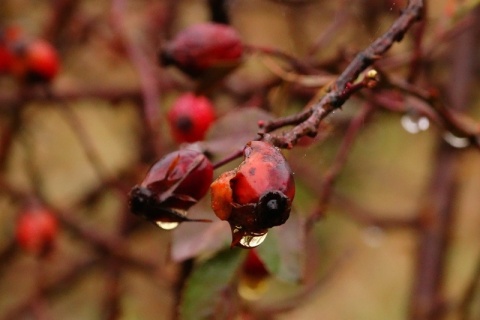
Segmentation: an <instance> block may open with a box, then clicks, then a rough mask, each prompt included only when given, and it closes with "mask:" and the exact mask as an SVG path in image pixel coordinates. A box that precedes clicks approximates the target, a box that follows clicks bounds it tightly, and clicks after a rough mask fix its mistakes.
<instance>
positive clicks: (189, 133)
mask: <svg viewBox="0 0 480 320" xmlns="http://www.w3.org/2000/svg"><path fill="white" fill-rule="evenodd" d="M167 119H168V124H169V125H170V130H171V132H172V136H173V138H174V139H175V141H176V142H178V143H182V142H195V141H200V140H203V139H204V137H205V134H206V132H207V130H208V128H210V125H211V124H212V123H213V122H214V121H215V109H214V108H213V105H212V103H211V102H210V100H209V99H208V98H207V97H204V96H198V95H195V94H193V93H185V94H183V95H182V96H180V97H179V98H178V99H177V100H176V101H175V102H174V104H173V106H172V107H171V109H170V110H169V111H168V114H167Z"/></svg>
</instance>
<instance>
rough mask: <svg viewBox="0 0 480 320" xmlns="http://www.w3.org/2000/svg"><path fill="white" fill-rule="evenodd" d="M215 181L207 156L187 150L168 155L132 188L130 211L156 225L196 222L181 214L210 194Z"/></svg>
mask: <svg viewBox="0 0 480 320" xmlns="http://www.w3.org/2000/svg"><path fill="white" fill-rule="evenodd" d="M212 179H213V166H212V164H211V162H210V161H209V160H208V159H207V158H206V157H205V155H204V154H202V153H200V152H198V151H194V150H188V149H183V150H179V151H175V152H172V153H169V154H167V155H166V156H165V157H163V158H162V159H160V160H159V161H158V162H157V163H155V164H154V165H153V166H152V167H151V168H150V170H149V171H148V173H147V175H146V177H145V179H144V180H143V181H142V183H141V184H140V185H137V186H135V187H134V188H133V189H132V191H131V192H130V210H131V211H132V212H133V213H134V214H137V215H142V216H144V217H145V218H146V219H147V220H150V221H154V222H158V221H163V222H182V221H194V220H191V219H187V218H186V217H185V216H184V215H183V214H181V213H183V212H185V211H186V210H188V209H189V208H190V207H191V206H192V205H194V204H195V203H197V201H198V200H200V199H201V198H203V197H204V196H205V195H206V194H207V192H208V189H209V185H210V183H211V181H212ZM195 221H205V220H195Z"/></svg>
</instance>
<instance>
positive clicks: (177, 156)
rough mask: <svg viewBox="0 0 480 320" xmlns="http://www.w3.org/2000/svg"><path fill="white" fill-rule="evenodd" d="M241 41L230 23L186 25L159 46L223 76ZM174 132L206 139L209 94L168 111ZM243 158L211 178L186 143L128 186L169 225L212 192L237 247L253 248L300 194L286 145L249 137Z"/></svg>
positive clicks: (238, 56)
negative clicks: (282, 149)
mask: <svg viewBox="0 0 480 320" xmlns="http://www.w3.org/2000/svg"><path fill="white" fill-rule="evenodd" d="M242 56H243V44H242V41H241V39H240V37H239V35H238V34H237V32H236V31H235V30H234V29H233V28H231V27H229V26H225V25H220V24H214V23H204V24H199V25H194V26H192V27H190V28H188V29H186V30H184V31H183V32H181V33H180V34H179V35H178V36H177V37H176V38H175V39H173V40H172V41H171V42H170V43H168V44H167V45H166V46H165V47H164V48H163V49H162V50H161V53H160V62H161V63H162V64H163V65H173V66H175V67H177V68H178V69H180V70H181V71H183V72H184V73H185V74H187V75H188V76H190V77H192V78H195V79H197V78H200V77H202V78H205V77H208V78H209V79H212V74H213V75H215V76H216V77H219V75H222V76H225V75H226V74H227V73H228V72H230V71H231V70H233V69H234V68H235V67H236V66H238V65H239V64H240V63H241V61H242ZM168 119H169V123H170V126H171V129H172V134H173V137H174V138H175V139H176V140H177V141H179V142H194V141H198V140H202V139H203V138H204V135H205V132H206V131H207V129H208V127H209V126H210V124H211V123H212V122H213V121H214V119H215V113H214V111H213V106H212V104H211V102H210V101H209V100H208V98H206V97H204V96H199V95H195V94H193V93H186V94H184V95H182V96H181V97H180V98H179V99H178V100H177V101H176V102H175V103H174V104H173V107H172V108H171V110H170V111H169V113H168ZM243 153H244V161H243V162H242V163H241V164H240V165H239V166H238V167H237V168H236V169H234V170H231V171H228V172H225V173H223V174H221V175H220V176H219V177H218V178H217V179H216V180H215V181H213V182H212V180H213V169H214V168H213V165H212V164H211V162H210V160H209V159H208V158H207V157H206V156H205V155H204V154H203V153H201V152H199V151H194V150H189V149H188V147H187V148H184V149H181V150H179V151H175V152H172V153H170V154H168V155H166V156H165V157H164V158H162V159H160V160H159V161H158V162H157V163H156V164H154V165H153V166H152V167H151V169H150V171H149V172H148V173H147V175H146V177H145V179H144V180H143V182H142V183H141V184H140V185H138V186H135V187H134V188H133V189H132V191H131V193H130V208H131V211H132V212H133V213H135V214H137V215H141V216H143V217H144V218H146V219H147V220H149V221H152V222H154V223H155V224H157V225H159V226H160V227H162V228H164V229H172V228H174V227H176V226H177V225H178V224H179V223H181V222H185V221H208V220H203V219H200V220H193V219H189V218H187V210H188V209H189V208H190V207H191V206H192V205H194V204H195V203H197V202H198V201H199V200H200V199H201V198H203V197H204V196H205V195H206V194H207V193H208V190H210V191H211V206H212V209H213V211H214V212H215V214H216V215H217V217H218V218H220V219H221V220H226V221H228V223H229V224H230V227H231V231H232V244H231V245H232V247H233V246H239V247H244V248H253V247H256V246H258V245H259V244H260V243H262V241H263V240H264V239H265V237H266V234H267V232H268V229H269V228H272V227H274V226H278V225H281V224H283V223H285V222H286V221H287V219H288V217H289V215H290V208H291V204H292V201H293V198H294V196H295V184H294V181H293V174H292V171H291V169H290V167H289V166H288V163H287V161H286V159H285V158H284V156H283V155H282V153H281V152H280V150H279V149H278V148H276V147H275V146H273V145H271V144H269V143H267V142H263V141H250V142H249V143H247V145H246V146H245V148H244V151H243Z"/></svg>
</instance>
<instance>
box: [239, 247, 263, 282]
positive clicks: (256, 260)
mask: <svg viewBox="0 0 480 320" xmlns="http://www.w3.org/2000/svg"><path fill="white" fill-rule="evenodd" d="M242 271H243V272H244V273H245V275H247V276H249V277H252V278H265V277H267V276H268V275H269V274H270V272H268V270H267V268H266V267H265V264H264V263H263V261H262V260H261V259H260V257H259V256H258V253H257V251H256V250H255V249H252V250H249V251H248V255H247V258H246V259H245V262H244V264H243V268H242Z"/></svg>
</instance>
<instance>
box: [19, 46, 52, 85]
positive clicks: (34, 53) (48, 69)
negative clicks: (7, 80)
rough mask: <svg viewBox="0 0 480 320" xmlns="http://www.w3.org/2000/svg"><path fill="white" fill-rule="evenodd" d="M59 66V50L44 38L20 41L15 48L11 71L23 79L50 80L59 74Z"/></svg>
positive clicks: (29, 80) (26, 80)
mask: <svg viewBox="0 0 480 320" xmlns="http://www.w3.org/2000/svg"><path fill="white" fill-rule="evenodd" d="M59 68H60V63H59V59H58V55H57V51H56V50H55V48H54V47H53V46H52V45H51V44H49V43H48V42H46V41H44V40H34V41H31V42H28V41H27V42H19V43H18V44H17V45H16V47H15V48H14V59H13V63H12V66H11V70H10V72H11V73H12V74H13V75H15V76H16V77H17V78H19V79H20V80H22V81H25V82H29V83H35V82H49V81H51V80H52V79H53V78H54V77H55V76H56V75H57V73H58V71H59Z"/></svg>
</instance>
